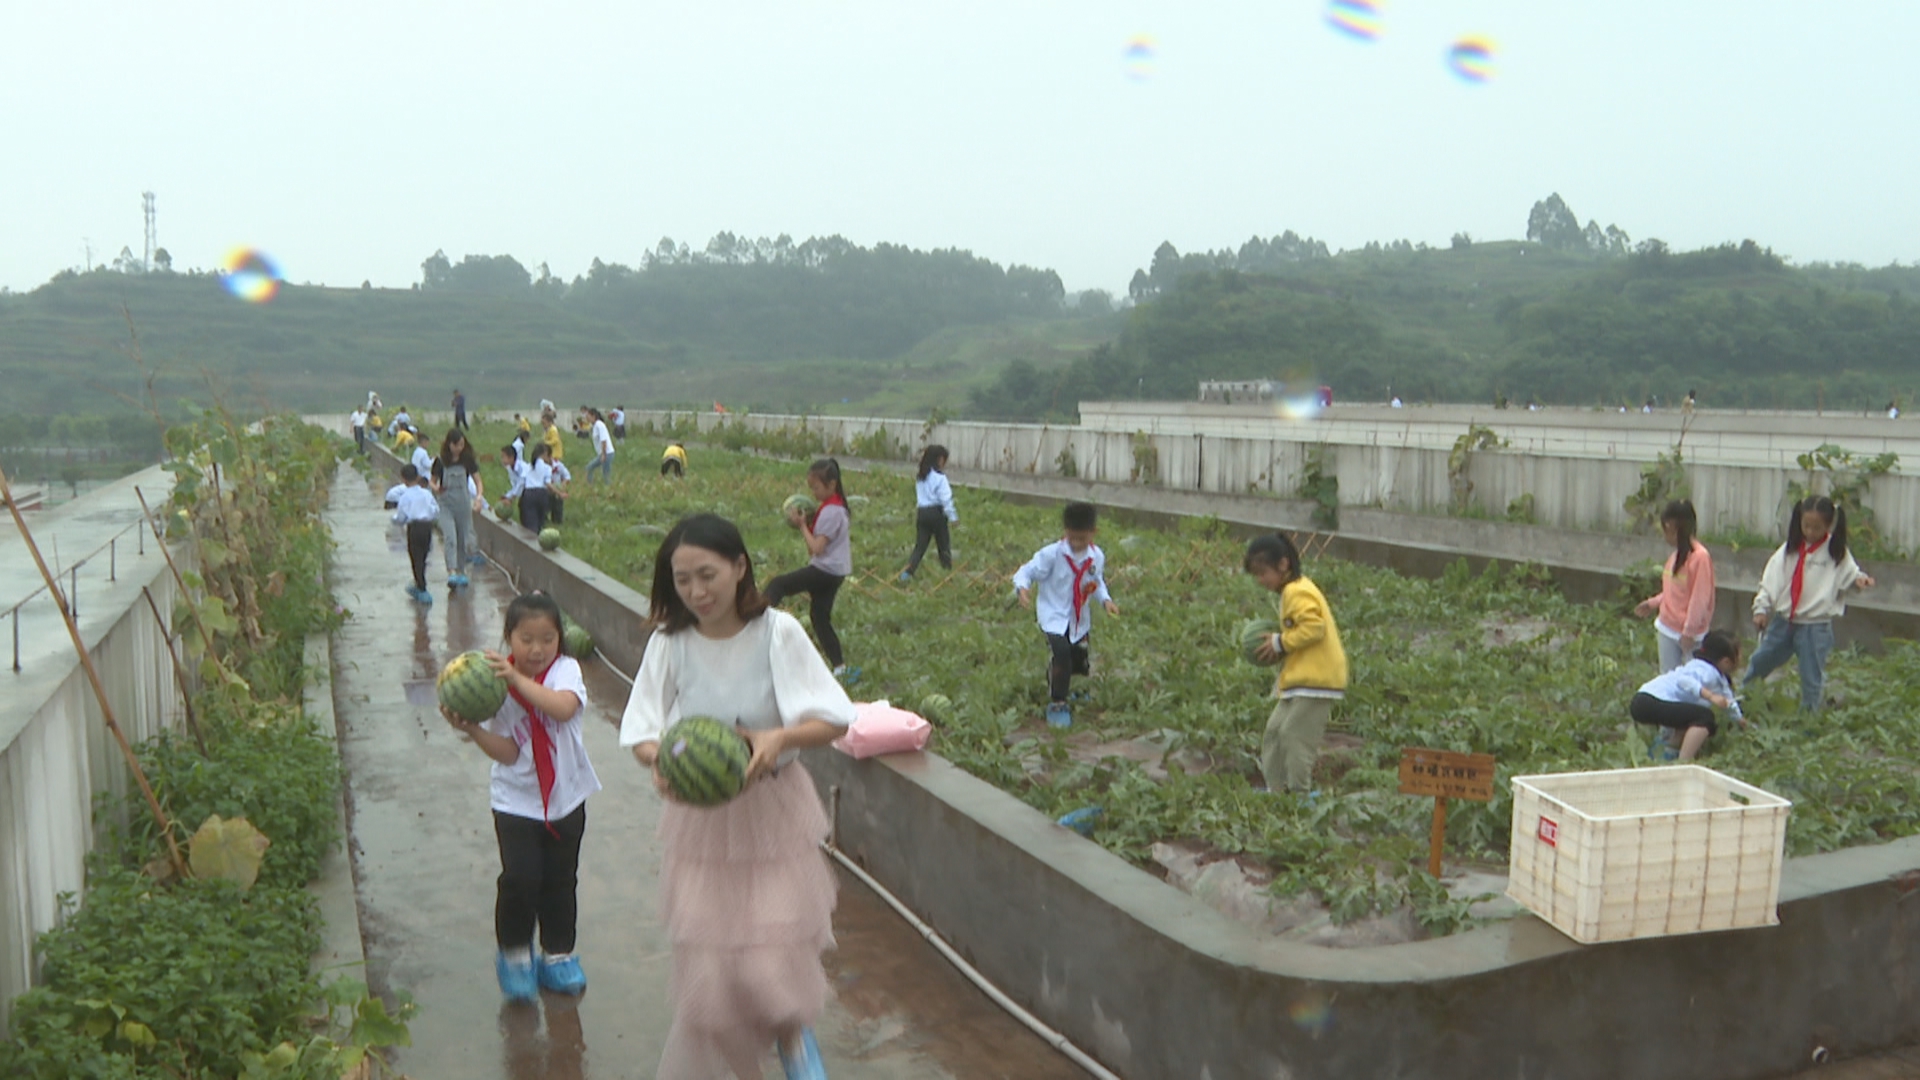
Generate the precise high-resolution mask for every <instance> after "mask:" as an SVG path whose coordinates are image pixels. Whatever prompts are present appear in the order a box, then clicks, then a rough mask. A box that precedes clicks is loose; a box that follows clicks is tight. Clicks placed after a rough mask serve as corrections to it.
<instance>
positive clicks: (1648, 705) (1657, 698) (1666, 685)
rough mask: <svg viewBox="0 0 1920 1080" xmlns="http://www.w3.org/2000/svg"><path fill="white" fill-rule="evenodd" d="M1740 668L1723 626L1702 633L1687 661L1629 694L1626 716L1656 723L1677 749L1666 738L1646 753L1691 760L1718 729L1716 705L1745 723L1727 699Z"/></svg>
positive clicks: (1736, 651)
mask: <svg viewBox="0 0 1920 1080" xmlns="http://www.w3.org/2000/svg"><path fill="white" fill-rule="evenodd" d="M1739 667H1740V643H1739V642H1737V641H1735V640H1733V635H1732V634H1729V633H1727V632H1726V631H1725V630H1712V631H1708V633H1707V634H1706V636H1705V637H1704V638H1702V639H1701V641H1700V648H1698V649H1697V650H1695V651H1694V654H1693V659H1692V660H1689V661H1687V662H1686V663H1684V664H1682V665H1680V666H1679V667H1676V668H1674V669H1673V670H1671V671H1666V672H1662V673H1661V674H1660V675H1659V676H1657V677H1655V678H1653V679H1651V680H1649V681H1648V682H1647V683H1646V685H1644V686H1642V687H1641V688H1640V691H1639V692H1638V693H1636V694H1634V695H1633V701H1632V702H1631V703H1629V704H1628V706H1627V715H1629V716H1631V717H1633V722H1634V723H1636V724H1657V725H1659V726H1660V727H1662V728H1665V729H1667V730H1668V731H1671V732H1675V733H1677V734H1678V735H1679V743H1680V745H1679V753H1678V754H1677V755H1676V754H1675V752H1674V748H1673V747H1672V746H1671V745H1669V744H1668V743H1667V742H1665V741H1662V742H1655V743H1654V744H1653V745H1652V746H1651V747H1649V748H1648V750H1647V755H1648V756H1649V757H1653V758H1658V759H1661V760H1666V761H1672V760H1674V758H1675V757H1676V756H1677V757H1678V758H1679V760H1681V761H1692V760H1693V759H1694V758H1696V757H1699V756H1700V749H1701V747H1703V746H1705V745H1706V744H1707V739H1708V738H1709V737H1710V736H1712V735H1713V733H1714V732H1715V731H1717V730H1719V729H1718V727H1717V726H1716V725H1715V724H1714V720H1713V710H1714V708H1715V707H1718V708H1722V709H1725V710H1727V711H1728V712H1730V713H1732V714H1733V718H1734V719H1736V720H1738V721H1740V723H1742V724H1745V723H1746V722H1747V721H1746V718H1745V717H1744V716H1742V715H1741V714H1740V703H1739V702H1737V701H1735V700H1734V698H1733V683H1732V682H1731V681H1729V680H1731V679H1732V678H1733V673H1734V672H1735V671H1736V670H1738V669H1739Z"/></svg>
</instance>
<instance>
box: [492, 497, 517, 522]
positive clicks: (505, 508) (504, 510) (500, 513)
mask: <svg viewBox="0 0 1920 1080" xmlns="http://www.w3.org/2000/svg"><path fill="white" fill-rule="evenodd" d="M493 516H494V517H497V518H499V519H500V520H501V521H512V520H513V500H511V499H501V500H500V501H499V502H498V503H496V504H494V507H493Z"/></svg>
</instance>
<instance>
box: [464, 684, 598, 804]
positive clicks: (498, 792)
mask: <svg viewBox="0 0 1920 1080" xmlns="http://www.w3.org/2000/svg"><path fill="white" fill-rule="evenodd" d="M542 685H544V686H545V687H546V688H547V689H549V690H561V691H568V692H571V693H574V694H578V695H579V696H580V709H579V711H578V712H576V713H574V714H573V718H572V719H571V720H561V721H554V720H551V719H547V718H544V717H540V718H535V719H533V720H529V719H528V717H527V710H526V709H524V708H521V706H520V703H519V702H518V701H515V700H514V699H513V696H512V695H508V696H507V703H506V704H505V705H502V706H500V711H499V712H497V713H495V714H493V719H491V720H488V721H486V722H485V723H483V724H481V725H480V726H481V727H482V728H484V729H486V730H487V731H490V732H492V733H493V734H495V735H504V736H506V737H507V738H510V739H512V740H513V741H514V742H515V743H517V744H519V746H520V758H519V760H517V761H515V762H514V763H513V764H511V765H503V764H501V763H500V762H498V761H495V762H494V763H493V772H492V775H491V780H490V783H489V785H488V798H489V800H490V802H491V804H492V806H493V808H494V809H495V810H498V811H500V812H501V813H503V814H513V815H514V816H516V817H524V818H532V819H534V820H535V821H539V820H541V819H542V816H543V815H542V814H541V807H540V775H539V771H538V769H537V768H536V767H535V766H534V763H533V730H532V724H533V723H541V724H544V725H546V729H547V734H548V736H549V737H551V739H552V740H553V791H552V792H551V793H550V794H549V795H548V797H547V806H546V813H545V815H544V817H545V819H546V820H549V821H558V820H560V819H561V818H563V817H566V816H567V815H568V814H571V813H573V812H574V811H575V810H576V809H578V808H579V806H580V804H581V803H583V802H586V801H587V796H589V795H592V794H593V793H594V792H596V791H599V790H600V777H599V776H598V775H596V774H595V773H594V771H593V762H591V761H589V760H587V744H586V741H585V739H584V738H583V737H582V736H581V733H580V729H581V724H582V722H583V721H585V720H586V717H587V683H586V678H585V676H584V675H583V673H582V672H581V670H580V661H578V660H575V659H574V658H573V657H571V656H562V657H560V658H558V659H556V660H555V661H554V662H553V667H552V668H550V669H548V671H547V677H546V679H545V681H544V682H543V684H542Z"/></svg>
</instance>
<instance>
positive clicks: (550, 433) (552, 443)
mask: <svg viewBox="0 0 1920 1080" xmlns="http://www.w3.org/2000/svg"><path fill="white" fill-rule="evenodd" d="M540 441H541V442H543V443H546V444H547V449H548V450H550V451H552V452H553V460H555V461H559V460H560V459H561V458H563V457H566V456H567V455H566V449H567V446H566V444H565V443H563V442H561V441H560V425H558V424H554V425H553V426H551V427H549V428H547V429H546V430H544V431H542V432H541V433H540Z"/></svg>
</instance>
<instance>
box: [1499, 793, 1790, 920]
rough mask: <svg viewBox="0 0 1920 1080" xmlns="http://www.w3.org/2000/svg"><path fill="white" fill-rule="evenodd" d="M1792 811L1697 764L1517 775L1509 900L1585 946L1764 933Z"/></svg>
mask: <svg viewBox="0 0 1920 1080" xmlns="http://www.w3.org/2000/svg"><path fill="white" fill-rule="evenodd" d="M1792 806H1793V804H1792V803H1790V802H1788V801H1787V800H1785V799H1782V798H1781V797H1779V796H1778V795H1774V794H1771V793H1769V792H1766V791H1762V790H1760V789H1759V788H1757V787H1754V786H1753V785H1751V784H1744V783H1741V782H1740V781H1738V780H1735V779H1733V778H1732V777H1730V776H1723V775H1721V774H1720V773H1717V772H1714V771H1713V770H1712V769H1708V768H1705V767H1703V766H1699V765H1674V766H1668V767H1665V768H1650V769H1616V770H1610V771H1606V772H1582V773H1559V774H1554V775H1543V776H1516V777H1514V778H1513V853H1512V859H1511V862H1510V864H1509V876H1508V882H1507V895H1508V896H1511V897H1513V899H1515V900H1517V901H1519V902H1520V903H1521V904H1523V905H1525V906H1526V907H1527V909H1528V910H1530V911H1532V912H1533V913H1534V914H1536V915H1538V916H1540V917H1541V918H1542V919H1545V920H1546V921H1547V922H1549V923H1551V924H1553V925H1554V926H1555V927H1557V928H1558V929H1559V930H1560V931H1561V932H1562V933H1564V934H1566V935H1567V936H1568V937H1570V938H1573V939H1574V940H1575V941H1581V942H1587V943H1593V942H1599V941H1624V940H1626V939H1629V938H1643V937H1659V936H1662V935H1666V934H1694V933H1700V932H1702V931H1706V930H1731V929H1734V928H1736V927H1745V926H1773V925H1776V924H1778V923H1779V921H1780V916H1779V913H1778V911H1777V910H1776V907H1777V905H1778V903H1779V900H1780V863H1781V861H1782V859H1783V858H1784V856H1785V852H1786V837H1787V811H1788V810H1790V809H1791V808H1792Z"/></svg>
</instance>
